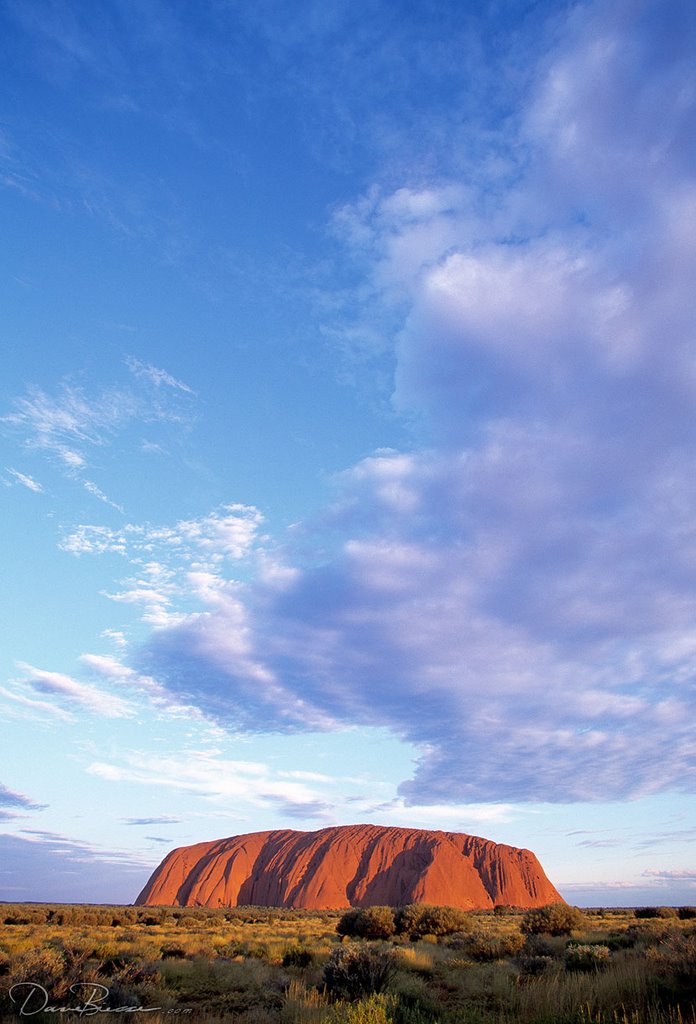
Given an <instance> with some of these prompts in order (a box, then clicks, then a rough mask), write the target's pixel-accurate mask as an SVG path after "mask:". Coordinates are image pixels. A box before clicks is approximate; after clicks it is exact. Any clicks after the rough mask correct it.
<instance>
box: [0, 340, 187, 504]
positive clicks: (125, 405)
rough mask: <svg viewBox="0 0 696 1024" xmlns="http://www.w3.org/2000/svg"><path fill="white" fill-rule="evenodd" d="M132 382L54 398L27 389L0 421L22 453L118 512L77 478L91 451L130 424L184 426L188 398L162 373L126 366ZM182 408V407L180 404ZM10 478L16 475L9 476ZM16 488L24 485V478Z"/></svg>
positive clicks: (67, 385) (60, 392) (68, 389)
mask: <svg viewBox="0 0 696 1024" xmlns="http://www.w3.org/2000/svg"><path fill="white" fill-rule="evenodd" d="M128 365H129V369H130V370H131V374H132V376H133V377H134V378H135V380H133V379H131V380H129V382H128V383H127V384H125V385H112V386H108V387H100V388H93V389H87V388H85V387H81V386H78V385H76V384H74V383H71V382H63V383H62V384H61V385H60V386H59V387H58V388H57V389H56V391H55V393H54V394H50V393H49V392H47V391H45V390H43V389H42V388H39V387H30V388H28V389H27V392H26V394H25V395H23V396H20V397H17V398H15V399H14V401H13V403H12V404H13V409H12V411H11V412H9V413H7V414H6V415H4V416H2V417H0V423H4V424H6V425H7V426H8V427H9V428H10V430H11V431H12V433H13V434H14V435H15V436H17V437H18V438H19V439H20V440H21V442H22V443H23V445H24V446H25V447H26V448H30V449H33V450H36V451H38V452H40V453H42V454H43V455H45V456H47V457H48V458H49V459H50V460H51V461H52V462H53V463H54V464H55V465H57V466H58V468H60V469H62V471H63V472H64V473H65V474H66V475H67V476H68V477H69V478H70V479H74V480H77V481H79V482H80V483H81V484H82V486H83V487H84V488H85V490H86V491H88V493H90V494H92V495H93V496H94V497H96V498H97V499H98V500H99V501H102V502H105V503H106V504H108V505H111V506H112V507H114V508H116V509H118V510H119V511H120V510H121V509H120V506H119V505H118V504H116V503H114V502H113V501H112V500H111V498H109V497H108V496H107V495H106V494H105V493H104V491H103V490H102V488H100V487H99V486H98V485H97V484H96V483H95V482H94V481H93V480H90V479H88V478H86V477H84V476H83V473H84V471H85V470H86V469H87V466H88V463H89V460H90V457H91V455H92V453H93V452H94V450H95V449H104V448H105V447H107V446H108V445H110V444H111V442H112V441H113V439H114V438H115V437H116V435H117V434H119V433H121V432H123V431H125V430H126V429H127V428H128V427H129V426H131V425H132V424H133V423H136V422H142V423H152V422H170V423H181V422H184V421H185V420H186V419H187V418H188V417H189V415H190V412H189V407H190V402H191V400H192V398H193V397H194V392H193V391H192V390H191V389H190V388H189V387H188V386H187V385H186V384H184V383H183V382H181V381H177V380H176V379H175V378H174V377H172V376H171V375H170V374H168V373H167V372H166V371H165V370H161V369H158V368H157V367H154V366H149V365H145V364H142V363H139V362H138V361H137V360H131V361H130V362H129V364H128ZM182 403H183V404H182ZM15 475H16V474H15ZM17 479H18V480H20V482H22V483H25V485H26V486H29V485H28V484H26V482H25V479H31V478H25V479H20V477H17Z"/></svg>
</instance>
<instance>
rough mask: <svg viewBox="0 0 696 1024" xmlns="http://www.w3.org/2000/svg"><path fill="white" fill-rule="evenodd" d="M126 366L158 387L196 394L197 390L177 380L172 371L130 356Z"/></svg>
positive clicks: (141, 378) (140, 377) (137, 375)
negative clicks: (168, 371)
mask: <svg viewBox="0 0 696 1024" xmlns="http://www.w3.org/2000/svg"><path fill="white" fill-rule="evenodd" d="M126 366H127V367H128V369H129V370H130V372H131V373H132V374H133V375H134V376H135V377H137V378H138V379H139V380H145V381H147V382H149V383H150V384H153V385H154V386H155V387H156V388H161V387H163V386H164V387H168V388H173V389H174V390H175V391H184V392H185V393H186V394H187V395H194V394H195V391H193V389H192V388H190V387H189V386H188V384H184V382H183V381H180V380H177V379H176V377H172V375H171V373H167V371H166V370H161V369H160V368H159V367H157V366H152V364H151V363H141V362H140V360H139V359H135V358H133V357H132V356H129V357H128V358H127V359H126Z"/></svg>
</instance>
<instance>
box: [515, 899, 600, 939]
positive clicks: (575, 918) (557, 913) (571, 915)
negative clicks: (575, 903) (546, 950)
mask: <svg viewBox="0 0 696 1024" xmlns="http://www.w3.org/2000/svg"><path fill="white" fill-rule="evenodd" d="M583 924H585V918H584V915H583V914H582V913H581V912H580V911H579V910H578V908H577V907H571V906H568V904H567V903H549V904H548V905H547V906H545V907H537V908H536V909H535V910H528V911H527V913H526V914H525V915H524V917H523V918H522V924H521V925H520V927H521V929H522V931H523V932H524V933H525V935H570V933H571V931H572V930H573V928H582V926H583Z"/></svg>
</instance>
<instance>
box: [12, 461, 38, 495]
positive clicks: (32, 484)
mask: <svg viewBox="0 0 696 1024" xmlns="http://www.w3.org/2000/svg"><path fill="white" fill-rule="evenodd" d="M7 472H8V473H9V474H10V476H12V477H13V478H14V479H15V480H16V481H17V483H18V484H21V485H22V486H23V487H26V488H27V489H28V490H30V491H34V493H35V494H41V492H42V491H43V487H42V486H41V484H40V483H38V481H37V480H34V478H33V477H32V476H29V475H28V473H20V472H19V470H16V469H10V468H9V467H8V469H7Z"/></svg>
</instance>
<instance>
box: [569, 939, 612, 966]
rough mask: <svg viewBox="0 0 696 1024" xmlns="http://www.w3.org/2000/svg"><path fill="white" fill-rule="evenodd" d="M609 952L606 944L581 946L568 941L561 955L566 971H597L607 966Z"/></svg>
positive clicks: (609, 956) (609, 958)
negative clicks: (563, 953)
mask: <svg viewBox="0 0 696 1024" xmlns="http://www.w3.org/2000/svg"><path fill="white" fill-rule="evenodd" d="M610 961H611V953H610V951H609V948H608V946H593V945H587V946H583V945H580V943H577V942H570V943H568V945H567V947H566V951H565V955H564V957H563V962H564V965H565V969H566V970H567V971H599V970H602V969H603V968H605V967H608V966H609V963H610Z"/></svg>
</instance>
